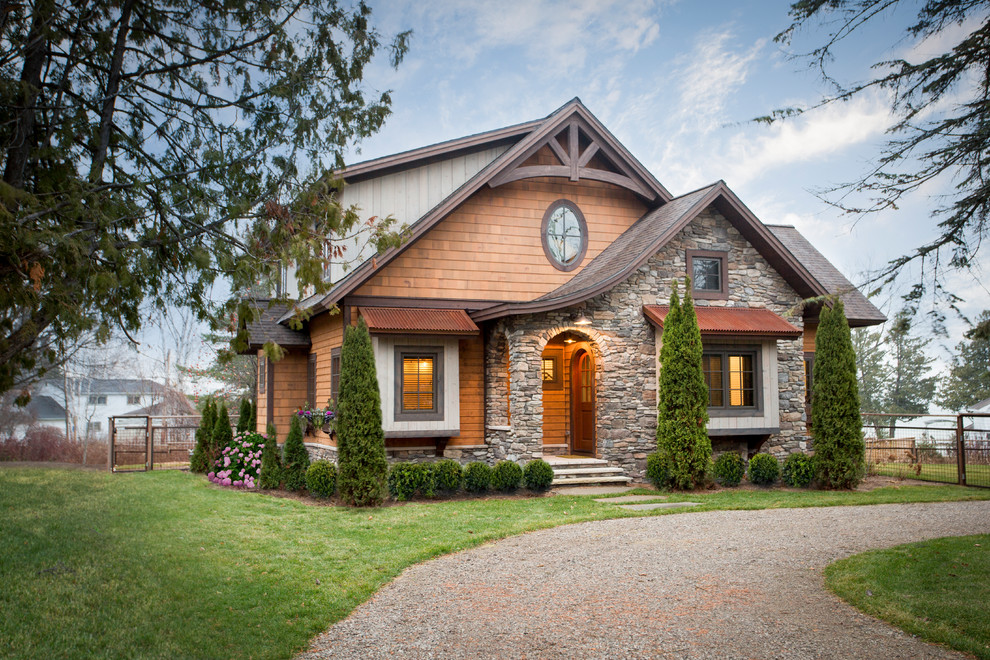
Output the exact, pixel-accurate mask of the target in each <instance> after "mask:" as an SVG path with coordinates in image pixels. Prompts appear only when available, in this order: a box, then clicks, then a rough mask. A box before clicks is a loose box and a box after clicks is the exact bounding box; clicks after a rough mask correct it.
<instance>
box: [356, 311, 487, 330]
mask: <svg viewBox="0 0 990 660" xmlns="http://www.w3.org/2000/svg"><path fill="white" fill-rule="evenodd" d="M360 313H361V316H363V317H364V320H365V322H366V323H367V324H368V330H370V331H371V332H373V333H392V334H398V333H401V334H423V335H475V334H478V333H479V332H480V330H478V326H476V325H475V324H474V321H472V320H471V317H470V316H468V315H467V312H465V311H464V310H463V309H420V308H412V307H361V308H360Z"/></svg>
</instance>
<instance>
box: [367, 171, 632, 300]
mask: <svg viewBox="0 0 990 660" xmlns="http://www.w3.org/2000/svg"><path fill="white" fill-rule="evenodd" d="M558 199H568V200H570V201H571V202H573V203H575V204H576V205H577V206H578V208H580V209H581V212H582V213H583V214H584V217H585V220H586V221H587V224H588V250H587V252H586V254H585V257H584V259H583V261H582V262H581V265H580V266H578V268H576V269H575V270H572V271H570V272H564V271H561V270H557V269H556V268H554V267H553V265H552V264H551V263H550V261H549V260H548V259H547V256H546V253H545V252H544V251H543V240H542V234H541V228H542V227H541V225H542V221H543V215H544V213H546V210H547V208H548V207H549V206H550V205H551V204H553V203H554V202H555V201H556V200H558ZM645 212H646V207H645V206H644V205H643V203H642V202H641V201H640V200H639V199H638V198H637V197H636V196H635V195H634V194H632V193H631V192H629V191H628V190H625V189H623V188H620V187H618V186H615V185H612V184H610V183H602V182H599V181H588V180H581V181H578V182H571V181H568V180H566V179H558V178H546V177H542V178H536V179H526V180H522V181H513V182H512V183H508V184H505V185H503V186H499V187H498V188H495V189H491V188H482V189H481V190H479V191H478V192H476V193H475V194H474V195H472V196H471V198H469V199H468V200H467V201H465V202H464V203H463V204H462V205H461V206H460V207H458V208H457V209H456V210H455V211H453V212H452V213H451V214H450V215H449V216H448V217H447V218H445V219H444V220H443V221H441V222H440V223H438V224H437V225H436V226H435V227H433V228H432V229H430V231H428V232H427V233H426V234H425V235H423V236H422V237H421V238H420V239H418V240H417V241H416V243H414V244H412V245H410V246H409V247H408V248H407V249H406V250H405V252H403V253H402V254H400V255H399V256H398V257H396V258H395V259H394V260H393V261H391V262H390V263H388V264H387V265H386V266H384V267H382V268H381V270H380V271H379V272H377V273H376V274H375V275H374V276H373V277H371V278H370V279H369V280H368V281H367V282H365V283H364V284H363V285H362V286H361V287H360V288H358V289H357V291H356V292H355V294H356V295H367V296H394V295H396V292H397V291H401V292H402V295H404V296H408V297H416V298H452V299H456V298H473V299H478V300H532V299H533V298H537V297H539V296H541V295H543V294H545V293H548V292H550V291H552V290H553V289H555V288H557V287H558V286H560V285H562V284H564V283H565V282H567V281H569V280H570V279H571V278H572V277H574V275H575V274H577V273H578V272H580V270H581V268H583V267H584V266H586V265H587V264H589V263H591V261H592V260H593V259H594V258H595V257H597V256H598V255H599V254H600V253H601V251H602V250H604V249H605V248H606V247H608V246H609V245H611V244H612V243H613V242H614V241H615V239H616V238H618V236H619V235H620V234H622V233H623V232H624V231H626V230H627V229H629V227H631V226H632V225H633V223H635V222H636V221H637V220H638V219H639V218H640V217H642V216H643V214H644V213H645Z"/></svg>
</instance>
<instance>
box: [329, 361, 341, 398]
mask: <svg viewBox="0 0 990 660" xmlns="http://www.w3.org/2000/svg"><path fill="white" fill-rule="evenodd" d="M339 396H340V346H338V347H337V348H331V349H330V400H331V401H332V402H333V405H334V407H336V406H337V397H339Z"/></svg>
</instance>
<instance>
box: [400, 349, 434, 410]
mask: <svg viewBox="0 0 990 660" xmlns="http://www.w3.org/2000/svg"><path fill="white" fill-rule="evenodd" d="M394 410H395V420H396V421H407V422H411V421H437V420H441V419H443V347H441V346H429V347H426V346H424V347H420V346H397V347H396V349H395V408H394Z"/></svg>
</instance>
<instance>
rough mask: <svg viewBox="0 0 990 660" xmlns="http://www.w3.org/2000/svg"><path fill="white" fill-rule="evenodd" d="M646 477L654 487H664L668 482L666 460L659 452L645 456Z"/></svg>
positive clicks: (668, 475) (668, 474)
mask: <svg viewBox="0 0 990 660" xmlns="http://www.w3.org/2000/svg"><path fill="white" fill-rule="evenodd" d="M646 478H647V479H648V480H649V482H650V483H651V484H653V487H654V488H658V489H662V488H666V487H667V486H668V485H669V483H670V473H669V472H668V471H667V461H666V460H664V457H663V456H662V455H661V454H660V452H656V451H655V452H653V453H651V454H650V455H649V456H647V457H646Z"/></svg>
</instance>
